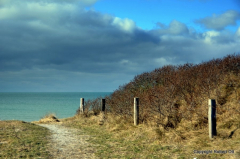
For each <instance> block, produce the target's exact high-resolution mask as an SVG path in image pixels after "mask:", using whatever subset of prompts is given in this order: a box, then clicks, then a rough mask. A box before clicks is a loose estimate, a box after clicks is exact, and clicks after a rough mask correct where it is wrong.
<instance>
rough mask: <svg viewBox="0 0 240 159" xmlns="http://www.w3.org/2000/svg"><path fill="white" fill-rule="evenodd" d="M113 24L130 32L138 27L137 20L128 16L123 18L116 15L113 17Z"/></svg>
mask: <svg viewBox="0 0 240 159" xmlns="http://www.w3.org/2000/svg"><path fill="white" fill-rule="evenodd" d="M112 24H113V25H114V26H117V27H119V28H120V29H121V30H123V31H126V32H129V33H131V32H132V31H133V30H134V29H135V27H136V25H135V22H134V21H132V20H131V19H128V18H125V19H121V18H118V17H115V18H114V19H113V22H112Z"/></svg>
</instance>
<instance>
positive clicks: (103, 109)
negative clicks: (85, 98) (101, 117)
mask: <svg viewBox="0 0 240 159" xmlns="http://www.w3.org/2000/svg"><path fill="white" fill-rule="evenodd" d="M101 111H102V112H104V111H105V99H102V106H101Z"/></svg>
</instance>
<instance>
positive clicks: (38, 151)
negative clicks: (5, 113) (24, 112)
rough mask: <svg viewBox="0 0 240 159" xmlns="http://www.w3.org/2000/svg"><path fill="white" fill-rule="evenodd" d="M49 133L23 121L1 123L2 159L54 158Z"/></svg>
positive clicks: (0, 152)
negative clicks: (49, 144)
mask: <svg viewBox="0 0 240 159" xmlns="http://www.w3.org/2000/svg"><path fill="white" fill-rule="evenodd" d="M48 135H49V131H48V130H47V129H46V128H44V127H41V126H38V125H35V124H32V123H28V122H23V121H14V120H13V121H0V158H52V157H51V156H50V154H49V152H48V150H47V146H46V145H47V143H48V138H47V137H48Z"/></svg>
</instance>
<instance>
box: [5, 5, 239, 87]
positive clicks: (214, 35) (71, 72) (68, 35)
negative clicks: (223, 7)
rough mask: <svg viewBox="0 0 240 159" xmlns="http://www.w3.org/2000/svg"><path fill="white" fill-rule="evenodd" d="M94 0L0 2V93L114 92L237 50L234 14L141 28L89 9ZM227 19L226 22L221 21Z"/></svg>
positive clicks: (228, 12) (237, 17) (237, 15)
mask: <svg viewBox="0 0 240 159" xmlns="http://www.w3.org/2000/svg"><path fill="white" fill-rule="evenodd" d="M94 3H96V0H91V1H88V0H84V1H82V0H81V1H80V0H69V1H63V0H48V1H47V0H21V1H13V0H1V1H0V28H1V29H0V35H1V36H0V83H1V84H0V90H1V91H113V90H114V89H116V88H118V86H119V85H120V84H124V83H126V82H128V81H129V80H131V79H132V78H133V77H134V76H135V75H136V74H139V73H142V72H144V71H151V70H153V69H154V68H157V67H161V66H163V65H166V64H183V63H185V62H193V63H199V62H202V61H205V60H209V59H211V58H213V57H214V58H217V57H222V56H224V55H226V54H231V53H234V52H236V53H238V52H239V43H240V40H239V37H240V31H239V30H240V29H238V30H236V32H235V33H232V32H230V31H228V30H225V29H224V28H225V27H226V26H227V25H232V24H235V23H236V21H237V20H238V19H239V13H238V12H236V11H232V10H230V11H227V12H225V13H223V14H222V15H218V16H212V17H206V18H203V19H200V20H198V21H197V22H198V23H200V24H203V25H204V26H205V27H207V28H211V29H214V30H212V31H206V32H202V33H199V32H196V31H195V30H194V28H190V27H188V26H187V25H186V24H184V23H182V22H180V21H177V20H173V21H172V22H171V23H170V24H162V23H161V22H158V23H157V26H158V27H157V28H155V29H152V30H143V29H141V28H139V27H138V26H137V25H136V24H135V22H134V21H133V20H131V19H128V18H125V19H121V18H119V17H115V16H113V15H109V14H104V13H101V12H98V11H95V10H94V9H89V10H86V9H85V8H84V7H85V6H91V5H93V4H94ZM226 17H227V19H226Z"/></svg>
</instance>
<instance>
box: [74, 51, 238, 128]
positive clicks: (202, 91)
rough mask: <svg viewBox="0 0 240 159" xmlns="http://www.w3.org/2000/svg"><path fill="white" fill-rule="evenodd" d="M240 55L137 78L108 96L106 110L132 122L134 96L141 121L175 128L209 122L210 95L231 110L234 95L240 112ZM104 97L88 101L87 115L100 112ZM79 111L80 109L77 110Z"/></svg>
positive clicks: (219, 107)
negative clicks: (185, 123)
mask: <svg viewBox="0 0 240 159" xmlns="http://www.w3.org/2000/svg"><path fill="white" fill-rule="evenodd" d="M239 79H240V55H239V54H233V55H228V56H226V57H224V58H218V59H213V60H211V61H208V62H202V63H200V64H190V63H187V64H184V65H178V66H172V65H167V66H164V67H162V68H158V69H155V70H154V71H152V72H145V73H142V74H140V75H137V76H135V77H134V79H133V80H132V81H130V82H129V83H127V84H125V85H122V86H120V87H119V88H118V89H117V90H115V91H114V92H113V93H112V94H111V95H110V96H107V97H105V99H106V108H107V110H106V112H107V113H108V112H111V113H113V114H115V115H118V116H120V117H121V118H122V119H123V120H125V121H126V122H131V123H132V122H133V98H134V97H139V98H140V105H139V106H140V112H139V114H140V123H143V122H144V123H154V124H156V125H162V126H163V127H164V128H165V129H168V128H169V127H172V128H175V127H177V126H178V124H179V123H180V121H181V120H183V119H184V120H189V121H192V120H197V121H198V125H200V126H201V125H204V124H207V111H208V103H207V100H208V98H212V99H216V101H217V112H218V113H220V114H221V113H223V112H226V110H227V109H229V106H227V101H228V100H229V99H228V97H229V96H230V95H232V94H235V96H234V97H235V99H234V100H235V101H238V103H237V104H238V105H237V106H235V107H234V109H235V110H234V112H235V113H240V107H239V101H240V97H239V93H240V91H239V90H240V89H239V88H240V80H239ZM100 102H101V98H98V99H95V100H88V101H87V102H86V103H85V106H86V107H87V109H86V112H85V115H86V116H87V114H88V111H89V110H90V108H91V110H92V111H93V113H94V114H95V115H96V114H98V113H99V112H100ZM77 114H79V110H77Z"/></svg>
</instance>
